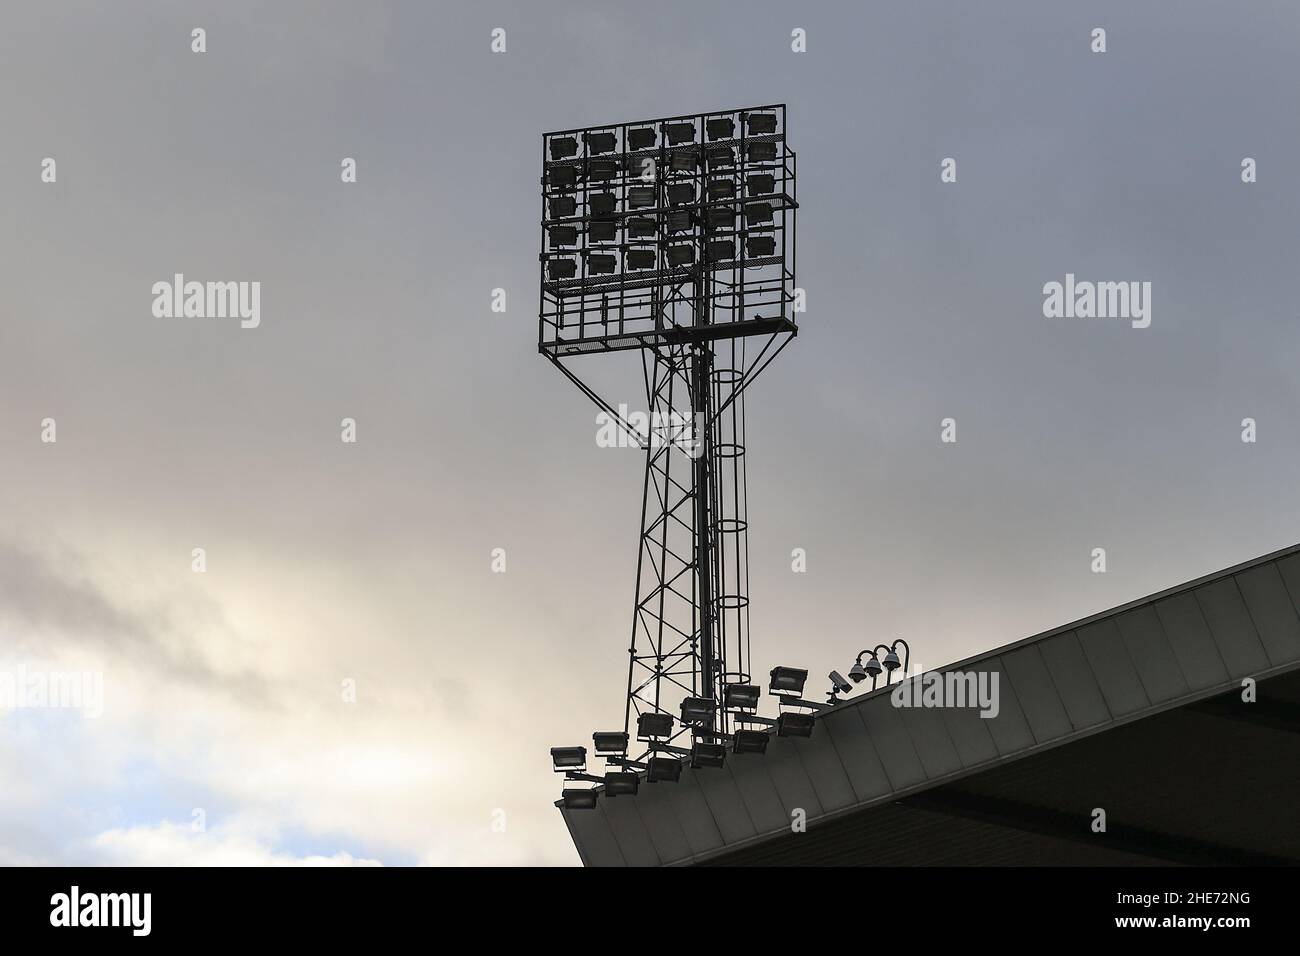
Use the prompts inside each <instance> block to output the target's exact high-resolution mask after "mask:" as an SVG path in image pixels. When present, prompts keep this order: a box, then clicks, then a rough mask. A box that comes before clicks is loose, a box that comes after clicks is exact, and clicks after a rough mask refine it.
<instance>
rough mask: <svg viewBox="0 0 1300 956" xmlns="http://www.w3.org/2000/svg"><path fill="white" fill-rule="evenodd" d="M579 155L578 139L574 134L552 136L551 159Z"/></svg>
mask: <svg viewBox="0 0 1300 956" xmlns="http://www.w3.org/2000/svg"><path fill="white" fill-rule="evenodd" d="M577 155H578V140H577V137H574V136H552V137H551V159H568V158H569V157H570V156H577Z"/></svg>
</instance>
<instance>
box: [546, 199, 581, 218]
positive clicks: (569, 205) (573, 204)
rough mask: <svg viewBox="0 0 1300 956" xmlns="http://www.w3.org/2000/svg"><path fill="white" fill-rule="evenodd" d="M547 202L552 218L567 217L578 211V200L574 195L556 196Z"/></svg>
mask: <svg viewBox="0 0 1300 956" xmlns="http://www.w3.org/2000/svg"><path fill="white" fill-rule="evenodd" d="M546 204H547V208H548V209H550V210H551V218H552V219H565V218H567V217H569V216H572V215H573V214H574V213H576V212H577V211H578V200H577V199H576V198H574V197H573V196H555V197H553V198H551V199H548V200H547V201H546Z"/></svg>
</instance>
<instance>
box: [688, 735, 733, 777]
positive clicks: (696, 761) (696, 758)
mask: <svg viewBox="0 0 1300 956" xmlns="http://www.w3.org/2000/svg"><path fill="white" fill-rule="evenodd" d="M726 759H727V748H726V745H725V744H706V743H704V741H702V740H697V741H695V744H694V745H693V746H692V747H691V769H693V770H699V769H700V768H701V767H721V766H722V764H723V761H725V760H726Z"/></svg>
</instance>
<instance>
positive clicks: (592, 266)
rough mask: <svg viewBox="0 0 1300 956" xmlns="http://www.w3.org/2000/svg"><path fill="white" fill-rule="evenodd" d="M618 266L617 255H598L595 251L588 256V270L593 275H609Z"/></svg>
mask: <svg viewBox="0 0 1300 956" xmlns="http://www.w3.org/2000/svg"><path fill="white" fill-rule="evenodd" d="M617 267H618V258H617V257H615V256H612V255H611V256H606V255H598V254H595V253H593V254H592V255H589V256H587V272H589V273H590V274H591V275H595V276H599V275H609V274H611V273H612V272H613V271H614V270H615V269H616V268H617Z"/></svg>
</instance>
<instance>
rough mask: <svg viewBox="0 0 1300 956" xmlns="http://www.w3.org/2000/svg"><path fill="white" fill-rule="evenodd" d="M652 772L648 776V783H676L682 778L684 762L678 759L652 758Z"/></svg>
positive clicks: (650, 765)
mask: <svg viewBox="0 0 1300 956" xmlns="http://www.w3.org/2000/svg"><path fill="white" fill-rule="evenodd" d="M649 769H650V772H649V773H647V774H646V782H647V783H658V782H659V781H661V780H662V781H665V782H666V783H676V782H677V781H678V780H680V779H681V776H682V762H681V761H680V760H678V759H677V758H676V757H651V758H650V761H649Z"/></svg>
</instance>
